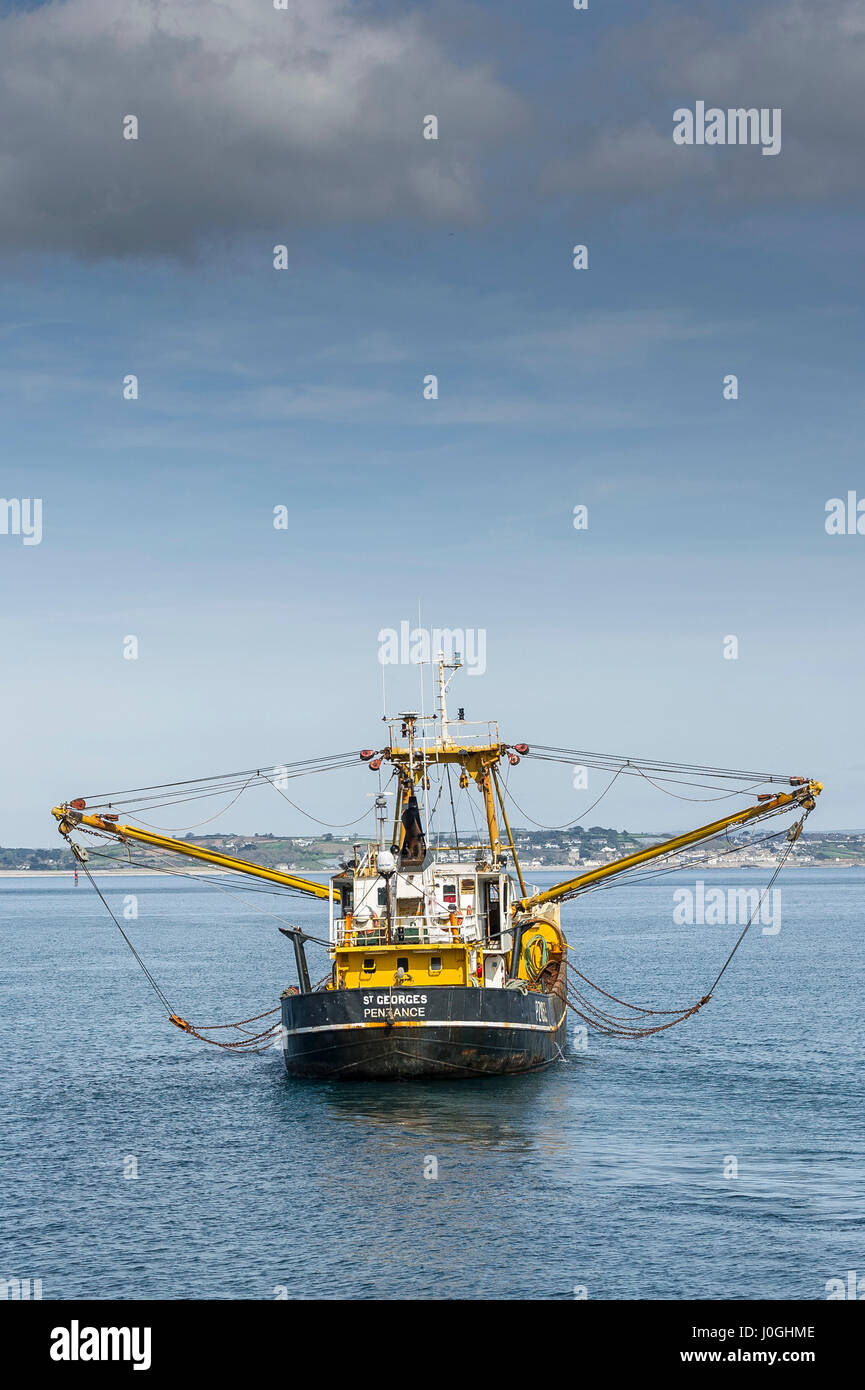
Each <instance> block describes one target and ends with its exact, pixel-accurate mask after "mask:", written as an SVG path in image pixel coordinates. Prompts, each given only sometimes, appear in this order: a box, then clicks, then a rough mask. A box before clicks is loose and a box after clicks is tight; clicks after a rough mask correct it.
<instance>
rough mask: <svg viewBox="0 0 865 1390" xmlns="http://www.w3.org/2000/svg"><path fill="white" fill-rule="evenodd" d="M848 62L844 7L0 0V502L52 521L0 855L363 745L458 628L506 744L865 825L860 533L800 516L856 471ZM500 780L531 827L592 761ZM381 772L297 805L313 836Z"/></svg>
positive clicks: (550, 813)
mask: <svg viewBox="0 0 865 1390" xmlns="http://www.w3.org/2000/svg"><path fill="white" fill-rule="evenodd" d="M863 59H865V4H863V3H862V0H811V3H804V0H803V2H801V3H800V2H799V0H787V2H786V3H783V4H777V3H764V2H763V0H750V3H747V4H742V3H735V0H734V3H728V4H724V5H718V4H717V3H712V4H708V3H702V2H701V0H691V2H690V3H688V4H686V5H685V4H674V3H663V4H654V3H651V0H649V3H645V2H643V3H619V4H609V3H605V4H602V3H600V0H590V3H589V7H588V9H586V10H580V11H577V10H575V9H574V8H573V6H572V5H571V4H569V3H567V0H549V2H548V3H544V4H543V5H534V6H525V5H524V4H516V3H511V0H489V3H462V0H441V2H439V0H437V2H436V3H421V4H412V3H406V0H400V3H393V4H388V3H381V4H380V3H373V0H370V2H369V3H344V0H289V3H288V6H287V8H286V9H284V10H277V9H275V8H274V6H273V3H272V0H225V3H222V4H221V5H219V6H218V7H217V6H213V5H212V4H203V3H197V0H190V2H189V3H179V2H178V0H154V3H145V0H132V2H131V3H130V2H127V3H125V4H124V6H123V9H122V14H121V13H120V12H118V10H117V7H116V6H115V5H112V4H110V3H109V0H59V2H58V0H54V3H43V4H32V3H30V4H26V5H21V4H17V5H11V4H0V63H2V66H3V69H4V72H3V83H2V89H0V90H2V95H0V194H2V196H0V409H2V416H3V448H2V474H0V495H2V497H3V498H4V499H6V500H7V501H8V500H9V499H18V500H19V501H20V500H22V499H31V500H34V499H39V501H40V502H41V509H42V521H41V534H40V539H39V541H38V543H32V544H30V543H25V542H26V539H27V538H26V537H25V536H24V535H22V534H15V533H14V532H15V527H14V524H13V521H12V520H10V521H9V523H8V525H7V528H6V529H7V533H6V534H3V533H0V585H2V595H3V601H2V609H0V623H2V654H3V668H2V683H0V687H2V689H0V716H2V723H0V729H2V735H0V736H2V751H0V766H2V783H3V797H2V803H0V844H2V845H4V846H9V845H19V846H26V845H39V844H53V843H55V842H57V841H56V831H55V829H54V822H53V820H52V818H51V816H50V808H51V806H52V805H53V804H55V803H56V802H57V801H59V800H64V799H67V798H69V797H72V796H78V795H87V794H88V793H91V792H98V791H101V790H104V789H109V788H110V789H116V788H125V787H134V786H138V785H141V784H142V783H153V782H168V781H174V780H177V779H179V778H182V777H196V776H203V775H207V774H210V773H218V772H224V771H228V770H230V769H234V768H247V767H251V766H255V765H258V764H263V763H266V764H274V763H281V762H290V761H294V760H295V759H299V758H302V757H310V756H313V755H316V754H327V753H331V752H342V751H344V750H347V749H352V748H360V747H373V746H375V747H377V746H380V742H381V724H380V720H381V715H382V675H383V673H384V676H385V684H386V696H387V700H388V704H389V706H390V707H391V708H392V709H393V708H400V709H401V708H405V706H406V704H407V703H411V704H417V702H418V695H417V691H418V679H419V673H418V669H417V668H416V667H413V666H399V665H398V666H388V667H384V668H383V667H382V665H381V663H380V661H379V654H380V646H381V643H380V634H381V633H382V631H383V630H385V629H399V626H400V624H401V623H403V622H406V621H407V622H410V623H411V624H412V625H413V626H415V625H417V624H418V622H419V621H420V622H421V624H423V625H425V626H428V627H433V626H436V627H445V628H459V629H464V630H465V629H469V630H471V631H472V632H473V633H483V634H484V641H485V653H486V660H485V664H484V669H483V671H482V672H481V671H475V672H474V673H470V672H469V671H468V670H466V671H464V672H462V673H460V675H459V676H458V677H457V680H456V683H455V685H454V687H453V692H454V693H453V700H454V703H458V704H462V705H464V706H465V707H466V712H467V715H468V717H469V718H478V719H480V718H493V719H497V720H498V721H499V725H500V729H501V731H502V737H503V738H505V739H507V740H508V741H521V740H524V741H527V742H529V743H530V744H531V743H533V742H534V743H542V744H555V745H558V746H563V747H567V748H589V749H599V750H602V751H611V752H618V753H622V754H625V755H629V756H645V757H654V758H663V759H666V758H669V759H671V760H680V761H688V762H694V763H709V764H714V765H718V766H726V767H742V768H756V769H761V770H762V769H766V770H771V771H778V772H783V773H787V772H789V773H791V774H802V775H808V776H812V777H816V778H818V779H819V780H821V781H822V782H823V783H824V787H825V790H824V793H823V795H822V797H821V800H820V803H819V811H818V813H817V814H815V816H814V817H813V818H812V820H811V822H810V825H809V829H814V830H819V829H826V830H831V829H842V828H851V827H862V826H865V807H863V799H862V793H861V787H862V784H863V772H865V759H863V754H862V751H861V739H860V737H859V731H860V728H861V709H862V693H863V676H865V661H863V652H865V643H863V626H862V619H861V612H862V589H863V585H862V580H863V573H865V534H858V533H854V534H841V535H838V534H830V533H828V532H827V529H826V521H827V511H826V507H827V503H829V502H830V499H833V498H840V499H842V500H844V502H845V504H846V500H847V498H848V494H849V493H854V494H856V498H857V499H858V498H863V499H865V468H863V464H862V450H863V445H862V440H863V413H865V412H863V393H862V343H863V332H862V283H863V272H862V210H863V206H862V205H863V196H862V195H863V172H865V162H863V160H862V156H861V150H862V147H863V137H865V87H863V83H862V80H861V73H862V71H863ZM697 102H705V106H706V108H711V107H717V108H720V109H721V110H723V111H726V110H727V109H730V108H738V107H746V108H750V107H756V108H758V109H764V108H765V109H766V110H767V111H773V110H776V109H778V110H780V111H781V113H782V125H781V130H782V142H781V148H780V150H779V152H778V153H777V154H776V155H771V156H767V155H764V154H763V153H762V150H761V147H760V146H759V145H756V146H755V145H734V144H728V145H723V146H709V145H705V144H704V145H691V146H685V145H677V144H676V143H675V142H674V140H673V129H674V112H675V111H676V110H679V109H682V108H688V109H691V110H695V109H696V103H697ZM130 115H133V116H135V117H136V119H137V123H138V128H137V138H136V139H127V138H124V129H126V130H127V131H128V130H129V124H128V121H127V120H126V118H127V117H129V116H130ZM431 115H434V116H435V117H436V120H437V126H438V128H437V137H438V138H437V139H434V140H433V139H425V138H424V129H425V125H426V127H427V129H428V128H429V122H428V120H427V118H428V117H429V116H431ZM578 245H580V246H585V247H586V248H587V253H586V255H587V262H588V264H587V268H585V269H575V268H574V264H573V261H574V247H575V246H578ZM275 247H284V248H285V252H284V256H283V259H284V262H285V268H284V269H276V268H275V267H274V248H275ZM731 374H732V375H734V376H735V377H736V378H737V382H738V396H737V398H735V399H727V398H725V394H724V392H725V378H728V377H729V376H730V375H731ZM130 376H134V377H136V378H137V385H138V394H137V398H136V399H125V398H124V382H125V380H126V379H127V378H128V377H130ZM430 376H435V377H436V378H437V383H438V394H437V398H434V399H430V398H427V397H426V396H425V393H424V387H425V381H426V380H427V379H428V378H429V377H430ZM428 394H429V393H428V392H427V395H428ZM579 506H582V507H585V508H587V514H586V515H587V522H588V524H587V526H586V527H585V528H583V529H577V528H576V527H575V525H574V521H575V513H574V508H575V507H579ZM279 508H284V509H285V512H284V514H283V515H284V516H285V519H286V525H285V526H284V527H277V526H275V525H274V521H275V509H279ZM863 510H865V509H863ZM4 514H6V512H5V509H0V527H2V525H3V515H4ZM9 515H10V517H11V516H12V513H9ZM854 526H855V520H854ZM863 530H865V518H863ZM33 539H35V538H33ZM419 613H420V620H419V618H418V614H419ZM130 637H134V638H135V639H136V642H137V656H135V657H134V658H132V659H130V658H129V656H128V653H129V650H130V646H129V643H128V641H127V639H128V638H130ZM730 637H735V638H736V643H737V653H738V654H737V655H736V656H735V657H732V658H731V657H730V656H729V655H728V656H725V650H726V651H727V652H729V651H730V643H729V640H728V639H729V638H730ZM124 653H126V654H124ZM427 698H428V697H427ZM517 774H518V775H519V777H520V778H522V779H523V780H522V781H521V782H520V783H519V788H520V789H519V790H518V789H517V784H516V783H515V781H514V780H512V782H511V786H512V789H514V791H515V794H516V795H517V796H518V797H519V800H520V802H521V804H522V805H523V806H524V807H525V808H526V810H527V812H530V814H531V816H532V817H533V818H534V819H536V820H537V821H539V822H543V823H545V824H562V823H566V822H568V821H569V820H573V821H577V820H579V819H580V817H581V812H582V810H583V808H584V807H585V806H587V805H588V804H589V803H590V802H591V801H592V800H593V799H594V797H595V795H597V794H598V793H599V792H600V790H601V789H602V784H601V783H599V784H598V785H595V783H594V782H593V780H592V779H591V778H590V781H589V787H588V788H587V789H580V790H577V789H575V788H574V786H573V778H572V774H571V771H570V769H569V768H568V767H567V766H563V767H561V768H554V767H550V766H549V765H546V764H542V765H531V764H523V765H522V766H521V767H520V768H519V769H516V770H515V776H516V775H517ZM371 782H372V779H371V778H370V777H369V775H368V773H366V772H365V770H364V769H359V770H358V772H357V773H356V774H355V773H352V774H350V775H349V776H348V777H347V778H346V779H345V780H344V781H340V776H339V774H334V773H331V774H327V775H326V776H324V777H322V778H317V779H310V784H309V786H308V788H307V787H304V798H301V794H300V790H299V789H300V786H301V784H300V783H295V784H293V785H294V786H295V787H296V788H298V791H297V800H298V802H301V801H303V804H304V806H305V807H307V808H309V809H310V810H311V811H312V812H313V814H314V815H316V816H318V817H319V818H322V819H324V820H327V821H328V822H331V823H341V822H345V821H348V820H350V819H352V818H353V817H354V816H355V815H359V814H360V813H361V812H362V811H363V810H364V808H365V806H366V805H367V804H369V805H371V798H368V795H367V794H368V792H369V791H370V790H372V788H371V785H370V784H371ZM293 795H294V793H293ZM700 818H701V817H700V808H699V806H692V805H688V804H685V803H682V802H679V801H673V800H670V799H668V798H665V797H663V796H658V795H657V794H656V793H654V792H652V790H651V789H649V788H646V787H638V786H627V787H623V786H621V784H619V785H617V787H616V789H615V791H614V793H612V794H611V796H610V797H609V798H608V799H607V800H606V801H603V802H602V803H601V804H600V806H598V807H597V808H595V810H593V811H592V813H591V816H590V817H589V820H590V823H599V824H602V825H616V826H619V827H627V828H630V829H659V830H661V829H667V828H669V829H671V830H678V829H684V828H686V827H688V826H690V825H694V824H698V823H699V822H700ZM517 819H519V818H518V817H517ZM169 825H170V828H172V829H173V828H177V827H178V826H179V825H180V822H173V823H169ZM215 828H234V829H238V830H246V831H258V832H262V831H274V832H282V833H303V832H304V831H305V830H307V829H308V828H309V826H308V823H307V822H306V821H305V820H303V819H302V818H300V817H299V816H298V815H297V814H296V813H295V812H293V811H292V808H291V807H289V806H288V805H287V804H286V803H285V802H283V801H281V800H280V798H278V797H277V796H276V794H274V797H273V799H272V802H268V803H260V802H259V800H256V801H255V803H254V805H251V806H250V809H249V812H248V813H247V811H246V810H245V809H244V812H243V814H241V809H240V807H239V806H238V807H235V808H233V810H232V811H231V813H230V814H229V815H228V817H227V819H226V820H223V821H221V822H220V821H217V822H216V823H215Z"/></svg>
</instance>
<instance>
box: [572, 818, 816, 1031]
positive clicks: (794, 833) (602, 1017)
mask: <svg viewBox="0 0 865 1390" xmlns="http://www.w3.org/2000/svg"><path fill="white" fill-rule="evenodd" d="M806 815H807V812H806V813H805V815H803V816H802V817H801V819H800V820H798V821H797V822H796V824H795V825H794V826H791V828H790V830H789V831H788V836H787V841H788V842H787V847H786V849H785V850H784V853H783V854H782V855H781V858H780V860H779V861H778V864H777V865H776V867H775V872H774V873H773V874H772V877H771V878H770V879H769V882H768V883H767V884H766V886H765V888H764V889H763V891H762V893H761V894H760V897H759V899H758V901H757V904H756V906H755V908H754V910H753V912H752V913H751V915H750V917H749V918H748V921H747V922H746V923H745V926H744V927H743V928H742V931H741V932H740V933H739V936H738V938H737V940H736V942H735V945H734V946H733V949H732V950H731V951H730V954H729V955H728V956H727V959H726V960H725V961H724V964H723V965H722V966H721V969H720V970H719V971H718V974H717V975H716V976H715V979H714V981H713V982H712V985H711V987H710V988H709V990H708V992H707V993H706V994H704V995H703V997H702V998H701V999H700V1000H698V1002H697V1003H696V1004H693V1005H692V1006H691V1007H690V1008H689V1009H648V1008H646V1007H645V1006H644V1005H642V1004H629V1003H628V1002H627V1000H625V999H618V998H617V997H616V995H614V994H609V993H608V992H607V990H605V989H601V987H600V985H596V984H595V983H594V982H593V981H592V980H590V979H589V977H588V976H587V975H584V974H583V973H582V971H580V970H578V969H577V968H576V966H574V965H571V963H570V961H569V960H566V961H565V965H566V967H567V970H568V971H569V972H570V974H571V975H572V976H573V975H575V976H577V978H578V979H580V980H582V981H583V982H584V983H585V984H586V985H588V987H589V988H590V989H592V990H594V991H595V993H596V994H600V995H603V997H604V998H605V999H609V1000H610V1001H611V1003H613V1004H618V1005H620V1006H621V1007H622V1008H624V1009H628V1010H630V1013H629V1014H624V1015H623V1014H613V1013H609V1012H607V1011H605V1010H604V1009H602V1008H600V1007H599V1006H598V1005H597V1004H595V1003H594V1002H593V1001H592V1000H591V999H589V998H587V997H586V995H585V994H584V993H583V992H582V991H581V990H580V989H579V988H578V987H577V986H575V985H573V984H570V983H569V982H568V980H567V978H566V980H565V1003H566V1004H567V1006H568V1008H569V1009H571V1010H573V1012H574V1013H575V1014H576V1015H577V1016H578V1018H581V1019H582V1020H583V1022H584V1023H587V1024H588V1025H589V1026H590V1027H591V1028H594V1029H595V1031H596V1032H598V1033H602V1034H605V1035H606V1036H608V1037H618V1038H647V1037H650V1036H652V1034H654V1033H663V1032H664V1031H665V1029H667V1028H674V1027H675V1025H676V1024H677V1023H684V1022H685V1020H686V1019H689V1018H693V1016H694V1014H695V1013H697V1012H698V1011H699V1010H700V1009H702V1007H703V1005H704V1004H708V1003H709V1000H710V999H711V998H712V996H713V995H714V993H715V990H716V989H717V987H718V984H719V982H720V980H721V977H722V975H723V974H724V971H725V970H726V969H727V966H728V965H729V964H730V962H731V960H732V959H733V957H734V955H735V954H736V952H737V951H738V949H739V947H740V946H741V944H742V942H743V941H744V939H745V935H746V933H747V932H748V930H749V929H750V927H751V926H752V925H753V923H754V920H755V919H756V917H757V916H758V914H759V912H760V910H761V908H762V906H763V902H764V901H765V898H766V894H767V893H768V892H769V891H770V889H771V888H772V885H773V884H774V883H775V880H776V879H777V877H778V875H779V874H780V872H781V870H782V869H783V867H784V865H785V864H786V862H787V859H788V858H789V856H790V853H791V851H792V849H793V846H794V844H795V843H796V841H797V840H798V838H799V836H800V834H801V833H802V826H803V825H804V824H805V819H806ZM566 945H567V943H566ZM568 949H569V950H571V949H572V948H571V947H570V946H568ZM662 1017H663V1018H666V1019H667V1022H665V1023H657V1024H654V1025H652V1026H649V1027H645V1028H641V1027H637V1026H636V1025H637V1024H638V1023H640V1022H641V1021H643V1020H645V1019H648V1018H662Z"/></svg>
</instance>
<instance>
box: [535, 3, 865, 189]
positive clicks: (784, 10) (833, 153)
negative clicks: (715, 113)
mask: <svg viewBox="0 0 865 1390" xmlns="http://www.w3.org/2000/svg"><path fill="white" fill-rule="evenodd" d="M744 13H745V19H744V23H740V24H739V27H735V28H734V27H731V26H730V25H725V26H723V27H721V28H719V27H717V23H718V22H717V20H714V19H713V20H712V21H710V20H709V19H707V18H705V17H698V16H696V15H694V14H689V12H688V11H687V10H686V9H683V8H675V9H674V8H672V7H670V6H663V7H658V8H656V9H654V10H653V11H651V12H650V14H649V16H648V17H647V18H646V19H645V20H643V21H642V22H641V23H640V24H639V25H634V26H632V27H630V28H628V29H618V30H617V31H615V33H614V35H613V36H612V37H610V38H609V39H608V40H607V41H606V42H605V43H604V44H603V45H602V46H601V50H600V52H599V54H598V55H597V59H596V64H595V69H594V77H593V89H592V95H593V105H594V119H593V121H592V129H590V130H589V132H588V135H586V133H585V130H583V132H582V133H581V134H582V138H581V140H580V145H579V147H578V148H577V149H576V150H575V153H574V154H573V155H569V154H568V155H562V154H557V155H556V156H555V157H553V158H550V160H549V161H548V163H547V165H546V167H545V169H544V171H543V175H542V186H543V188H544V189H545V190H546V191H548V192H554V193H561V192H579V193H587V194H595V195H597V197H598V198H602V199H610V200H613V199H622V198H631V197H632V198H639V199H645V198H651V197H652V195H657V196H659V197H662V198H666V197H667V196H668V195H669V194H671V193H672V195H673V197H674V198H675V199H676V200H677V201H678V202H680V203H681V202H683V201H685V200H687V199H688V198H689V197H691V196H693V197H696V198H700V199H703V198H709V199H713V200H717V201H719V202H728V203H738V202H749V203H757V202H796V201H803V202H807V201H815V200H820V199H824V198H836V199H837V198H839V197H841V198H844V197H848V196H857V195H861V193H862V191H863V168H865V163H863V158H862V148H863V143H865V83H863V80H862V74H863V71H865V6H863V3H862V0H792V3H791V0H784V2H783V3H771V4H757V3H755V4H753V5H751V6H750V7H748V8H747V10H746V11H745V12H744ZM697 100H704V101H705V102H706V104H707V106H718V107H721V108H722V109H725V110H726V109H727V108H730V107H740V106H744V107H758V108H759V107H768V108H774V107H781V109H782V111H783V121H782V129H783V143H782V150H781V154H780V156H779V157H777V158H775V159H765V158H762V157H761V156H760V152H759V150H758V149H756V148H747V149H742V148H736V149H730V148H723V147H721V148H714V149H712V148H708V147H702V148H695V147H687V146H684V147H683V146H675V145H674V144H673V141H672V130H673V112H674V110H675V109H676V108H678V107H690V108H691V109H693V107H694V103H695V102H696V101H697ZM620 102H621V104H619V103H620ZM598 126H600V127H601V129H600V130H599V129H598Z"/></svg>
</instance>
